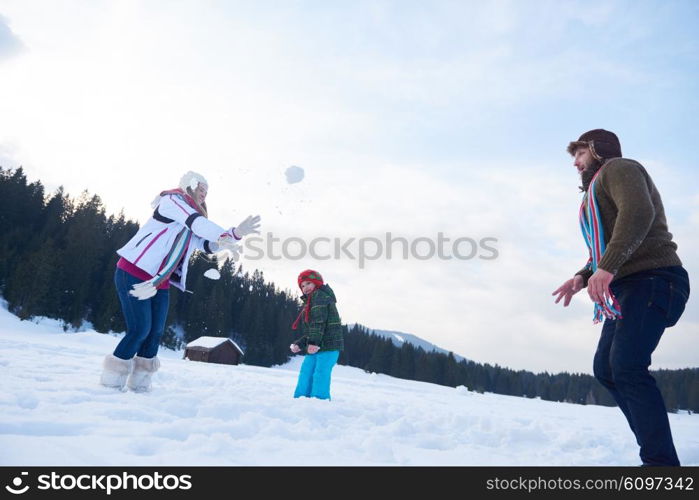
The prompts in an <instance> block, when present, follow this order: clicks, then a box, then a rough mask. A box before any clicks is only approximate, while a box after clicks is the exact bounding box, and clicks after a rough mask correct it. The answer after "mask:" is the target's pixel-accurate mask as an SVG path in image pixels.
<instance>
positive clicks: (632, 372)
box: [594, 266, 689, 465]
mask: <svg viewBox="0 0 699 500" xmlns="http://www.w3.org/2000/svg"><path fill="white" fill-rule="evenodd" d="M610 288H611V289H612V293H614V296H615V297H616V298H617V300H618V301H619V304H620V305H621V314H622V319H618V320H609V319H608V320H606V321H605V322H604V327H603V328H602V335H601V337H600V340H599V345H598V346H597V352H596V353H595V361H594V373H595V377H596V378H597V380H599V381H600V382H601V383H602V385H604V386H605V387H606V388H607V389H608V390H609V391H610V392H611V393H612V396H614V399H615V400H616V402H617V404H618V405H619V408H620V409H621V411H622V412H623V413H624V416H626V420H628V422H629V426H630V427H631V430H632V431H633V433H634V434H635V435H636V441H637V442H638V444H639V446H640V447H641V451H640V456H641V460H642V461H643V464H644V465H679V464H680V461H679V459H678V458H677V452H676V451H675V445H674V444H673V442H672V434H671V432H670V422H669V420H668V417H667V409H666V408H665V402H664V401H663V397H662V395H661V393H660V391H659V390H658V386H657V385H656V383H655V379H654V378H653V377H652V376H651V375H650V373H648V367H649V366H650V364H651V354H652V353H653V351H654V350H655V348H656V347H657V345H658V342H659V341H660V337H661V336H662V334H663V332H664V331H665V328H668V327H670V326H673V325H674V324H675V323H677V320H678V319H679V318H680V316H681V315H682V312H683V311H684V307H685V304H686V302H687V299H688V298H689V276H688V275H687V271H685V269H684V268H683V267H682V266H673V267H663V268H658V269H652V270H648V271H641V272H638V273H634V274H631V275H628V276H624V277H623V278H620V279H618V280H614V281H613V282H612V284H611V286H610Z"/></svg>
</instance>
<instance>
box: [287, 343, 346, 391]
mask: <svg viewBox="0 0 699 500" xmlns="http://www.w3.org/2000/svg"><path fill="white" fill-rule="evenodd" d="M339 357H340V351H322V352H317V353H315V354H306V357H305V359H304V360H303V364H302V365H301V371H300V372H299V380H298V383H297V384H296V391H295V392H294V397H295V398H300V397H301V396H305V397H307V398H318V399H330V374H331V372H332V370H333V367H334V366H335V364H336V363H337V359H338V358H339Z"/></svg>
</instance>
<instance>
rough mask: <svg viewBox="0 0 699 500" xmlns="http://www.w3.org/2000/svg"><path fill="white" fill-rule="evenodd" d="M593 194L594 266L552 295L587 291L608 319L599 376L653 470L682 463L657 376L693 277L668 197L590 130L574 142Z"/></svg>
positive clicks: (585, 213)
mask: <svg viewBox="0 0 699 500" xmlns="http://www.w3.org/2000/svg"><path fill="white" fill-rule="evenodd" d="M568 152H569V153H570V154H571V155H572V156H573V158H574V165H575V167H576V168H577V169H578V172H579V173H580V177H581V179H582V186H581V190H582V191H583V192H584V193H585V196H584V199H583V204H582V206H581V209H580V224H581V228H582V230H583V236H584V238H585V241H586V243H587V245H588V248H589V250H590V260H589V261H588V263H587V265H586V266H585V267H584V268H583V269H581V270H580V271H578V272H577V273H576V274H575V276H574V277H573V278H571V279H569V280H568V281H566V282H565V283H563V285H561V286H560V287H559V288H558V289H557V290H556V291H555V292H553V295H558V296H557V297H556V303H558V302H559V301H560V300H561V299H564V302H563V305H564V306H568V304H569V303H570V301H571V298H572V296H573V295H575V294H576V293H577V292H579V291H580V290H581V289H582V288H584V287H586V286H587V292H588V295H589V296H590V299H592V302H594V304H595V305H594V309H595V316H594V318H595V323H596V322H598V321H601V320H604V325H603V327H602V334H601V337H600V340H599V344H598V346H597V352H596V353H595V359H594V374H595V377H596V378H597V380H599V381H600V382H601V383H602V385H604V386H605V387H606V388H607V389H608V390H609V391H610V392H611V394H612V396H613V397H614V399H615V400H616V402H617V404H618V405H619V408H620V409H621V411H622V412H623V413H624V416H625V417H626V419H627V420H628V422H629V426H630V427H631V430H632V431H633V433H634V434H635V436H636V441H637V442H638V444H639V446H640V456H641V460H642V461H643V464H644V465H679V464H680V462H679V459H678V457H677V452H676V451H675V445H674V444H673V441H672V434H671V432H670V423H669V420H668V417H667V410H666V408H665V403H664V401H663V397H662V395H661V393H660V391H659V390H658V387H657V385H656V383H655V379H654V378H653V377H652V376H651V375H650V373H649V372H648V367H649V366H650V364H651V354H652V353H653V351H654V350H655V348H656V347H657V345H658V342H659V341H660V337H661V336H662V334H663V332H664V330H665V328H667V327H670V326H673V325H674V324H675V323H676V322H677V320H678V319H679V317H680V316H681V315H682V312H683V311H684V307H685V303H686V302H687V299H688V298H689V277H688V275H687V272H686V271H685V269H684V268H683V267H682V262H681V261H680V259H679V257H678V256H677V252H676V250H677V245H676V244H675V243H674V242H673V241H672V234H671V233H670V232H669V231H668V227H667V221H666V219H665V211H664V208H663V203H662V201H661V199H660V194H659V193H658V190H657V189H656V187H655V185H654V184H653V181H652V180H651V178H650V176H649V175H648V172H646V170H645V168H643V166H642V165H641V164H640V163H638V162H637V161H634V160H630V159H626V158H622V157H621V145H620V143H619V139H618V138H617V136H616V135H615V134H614V133H612V132H609V131H607V130H602V129H596V130H590V131H589V132H585V133H584V134H582V135H581V136H580V138H579V139H578V140H577V141H573V142H571V143H570V144H569V145H568Z"/></svg>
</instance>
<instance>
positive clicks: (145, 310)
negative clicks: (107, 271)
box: [114, 268, 170, 359]
mask: <svg viewBox="0 0 699 500" xmlns="http://www.w3.org/2000/svg"><path fill="white" fill-rule="evenodd" d="M141 281H143V280H140V279H138V278H136V277H135V276H132V275H130V274H129V273H127V272H126V271H124V270H123V269H119V268H117V270H116V272H115V273H114V284H115V285H116V289H117V295H118V296H119V301H120V302H121V310H122V312H123V313H124V320H126V335H124V338H122V339H121V342H119V344H118V345H117V346H116V349H115V350H114V356H116V357H117V358H121V359H131V358H133V357H134V356H135V355H136V354H138V355H139V356H140V357H142V358H153V357H155V355H156V354H158V347H159V346H160V337H162V335H163V331H164V330H165V320H167V310H168V306H169V301H170V290H167V289H163V290H158V293H156V294H155V295H154V296H153V297H151V298H150V299H146V300H139V299H137V298H136V297H134V296H132V295H129V290H131V287H132V286H133V285H135V284H136V283H141Z"/></svg>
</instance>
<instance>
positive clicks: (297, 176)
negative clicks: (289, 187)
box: [284, 165, 304, 184]
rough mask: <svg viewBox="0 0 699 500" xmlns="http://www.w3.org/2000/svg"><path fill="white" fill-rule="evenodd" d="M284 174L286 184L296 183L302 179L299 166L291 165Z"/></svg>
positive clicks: (302, 174) (301, 170)
mask: <svg viewBox="0 0 699 500" xmlns="http://www.w3.org/2000/svg"><path fill="white" fill-rule="evenodd" d="M284 175H286V182H287V184H296V183H297V182H301V181H302V180H303V176H304V173H303V169H302V168H301V167H297V166H296V165H292V166H290V167H289V168H287V169H286V171H285V172H284Z"/></svg>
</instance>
